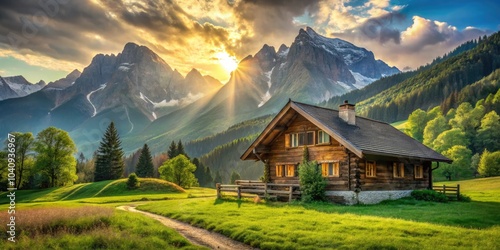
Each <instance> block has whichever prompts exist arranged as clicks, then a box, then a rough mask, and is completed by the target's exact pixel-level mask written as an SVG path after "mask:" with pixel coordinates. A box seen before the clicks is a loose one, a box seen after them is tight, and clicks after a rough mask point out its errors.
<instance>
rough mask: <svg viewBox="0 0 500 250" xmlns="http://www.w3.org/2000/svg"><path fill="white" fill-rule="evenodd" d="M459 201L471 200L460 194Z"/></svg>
mask: <svg viewBox="0 0 500 250" xmlns="http://www.w3.org/2000/svg"><path fill="white" fill-rule="evenodd" d="M458 201H462V202H470V201H471V198H470V197H469V196H467V195H465V194H460V196H458Z"/></svg>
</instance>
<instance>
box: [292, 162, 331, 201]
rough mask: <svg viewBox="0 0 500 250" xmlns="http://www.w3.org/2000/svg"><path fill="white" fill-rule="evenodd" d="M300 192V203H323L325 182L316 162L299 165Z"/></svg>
mask: <svg viewBox="0 0 500 250" xmlns="http://www.w3.org/2000/svg"><path fill="white" fill-rule="evenodd" d="M299 180H300V191H301V192H302V194H301V195H302V201H304V202H311V201H324V200H326V197H325V187H326V181H325V179H323V176H322V175H321V170H320V169H319V166H318V164H317V163H316V162H304V163H302V164H300V165H299Z"/></svg>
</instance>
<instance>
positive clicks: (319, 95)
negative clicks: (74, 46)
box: [0, 28, 399, 155]
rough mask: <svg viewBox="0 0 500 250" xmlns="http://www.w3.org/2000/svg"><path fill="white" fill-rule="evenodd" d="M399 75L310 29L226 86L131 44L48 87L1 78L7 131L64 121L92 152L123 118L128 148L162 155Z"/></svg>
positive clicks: (242, 69) (249, 60)
mask: <svg viewBox="0 0 500 250" xmlns="http://www.w3.org/2000/svg"><path fill="white" fill-rule="evenodd" d="M398 72H399V70H398V69H397V68H395V67H389V66H388V65H387V64H386V63H384V62H383V61H381V60H376V59H375V56H374V54H373V53H372V52H370V51H368V50H366V49H364V48H360V47H357V46H355V45H353V44H351V43H349V42H346V41H343V40H341V39H332V38H327V37H324V36H321V35H319V34H317V33H316V32H315V31H314V30H313V29H311V28H306V29H301V30H300V31H299V33H298V35H297V37H296V38H295V40H294V41H293V42H292V44H291V45H290V46H289V47H288V46H286V45H284V44H283V45H281V46H280V48H279V49H278V50H276V49H275V48H274V47H272V46H268V45H264V46H263V47H262V49H260V50H259V51H258V52H257V53H256V54H255V55H249V56H247V57H246V58H244V59H243V60H241V61H240V63H239V65H238V69H237V70H235V71H234V72H232V73H231V77H230V80H229V81H228V82H227V83H226V84H222V83H220V82H219V81H218V80H216V79H215V78H213V77H211V76H203V75H202V74H201V73H200V72H199V71H198V70H196V69H192V70H191V71H190V72H189V73H188V74H187V75H186V76H183V75H182V74H181V73H179V72H178V71H177V70H175V69H172V68H171V67H170V66H169V65H168V64H167V62H165V61H164V60H163V59H162V58H160V57H159V56H158V55H157V54H156V53H154V52H153V51H152V50H150V49H149V48H147V47H145V46H140V45H137V44H134V43H128V44H126V45H125V46H124V48H123V50H122V52H121V53H119V54H117V55H114V54H111V55H104V54H98V55H96V56H95V57H94V58H93V59H92V61H91V63H90V64H89V65H88V66H87V67H86V68H85V69H83V71H82V72H79V71H78V70H75V71H73V72H71V73H70V74H68V76H66V77H65V78H63V79H60V80H57V81H54V82H51V83H49V84H46V85H45V83H44V82H43V81H41V82H40V83H38V84H31V83H29V82H27V81H26V80H25V79H24V78H23V77H22V76H18V77H6V78H0V80H1V83H2V85H0V87H1V88H4V89H5V90H4V89H2V91H1V92H0V93H2V94H3V96H2V99H5V100H3V101H1V102H0V109H2V110H4V112H3V113H2V114H1V115H0V121H1V124H2V125H0V133H2V134H6V133H7V132H10V131H15V130H16V131H32V132H34V133H36V132H38V131H40V130H42V129H44V128H45V127H48V126H56V127H59V128H62V129H64V130H67V131H70V133H71V135H72V137H73V138H74V139H75V142H76V143H77V145H78V146H79V149H80V150H81V151H83V152H85V154H86V155H90V154H91V153H92V152H93V150H95V148H96V147H97V142H98V141H99V139H100V136H101V134H102V131H103V130H104V127H105V125H106V124H107V123H109V121H115V123H116V124H117V127H118V130H119V131H120V133H121V134H122V139H123V145H124V148H125V149H126V150H127V151H129V152H130V151H132V150H134V149H135V148H137V147H139V146H140V145H141V144H142V143H144V142H148V143H150V144H152V145H151V146H152V149H153V150H156V151H161V150H163V149H164V148H165V147H166V146H167V144H168V142H169V141H171V140H177V139H183V140H193V139H197V138H201V137H204V136H209V135H212V134H215V133H217V132H221V131H223V130H225V129H226V128H228V127H230V126H231V125H234V124H236V123H238V122H243V121H245V120H248V119H252V118H256V117H259V116H262V115H265V114H272V113H274V112H277V111H278V109H279V108H280V107H281V105H282V104H283V103H285V102H286V101H287V100H288V99H289V98H293V99H294V100H298V101H304V102H309V103H319V102H321V101H325V100H328V99H330V98H331V97H333V96H338V95H341V94H344V93H347V92H349V91H352V90H355V89H359V88H363V87H364V86H366V85H368V84H370V83H371V82H373V81H375V80H377V79H379V78H381V77H384V76H388V75H392V74H395V73H398Z"/></svg>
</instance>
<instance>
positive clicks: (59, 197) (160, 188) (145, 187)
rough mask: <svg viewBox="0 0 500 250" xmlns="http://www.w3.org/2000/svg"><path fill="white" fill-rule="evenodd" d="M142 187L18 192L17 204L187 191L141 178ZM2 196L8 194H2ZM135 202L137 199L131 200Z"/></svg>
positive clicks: (116, 184)
mask: <svg viewBox="0 0 500 250" xmlns="http://www.w3.org/2000/svg"><path fill="white" fill-rule="evenodd" d="M139 181H140V182H141V186H140V187H139V188H137V189H134V190H129V189H127V184H126V182H127V179H119V180H110V181H99V182H93V183H82V184H76V185H73V186H68V187H59V188H48V189H40V190H19V191H16V202H19V203H29V202H54V201H71V200H78V199H88V198H95V197H111V196H134V195H141V197H139V198H138V199H140V198H142V197H144V196H147V195H161V194H177V193H184V192H185V190H184V189H182V188H181V187H179V186H177V185H176V184H174V183H171V182H168V181H165V180H160V179H154V178H139ZM0 194H1V195H2V196H4V195H6V194H7V193H6V192H3V193H0ZM130 199H132V200H134V199H135V198H130ZM7 202H8V200H7V199H3V200H2V201H0V204H6V203H7Z"/></svg>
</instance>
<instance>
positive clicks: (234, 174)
mask: <svg viewBox="0 0 500 250" xmlns="http://www.w3.org/2000/svg"><path fill="white" fill-rule="evenodd" d="M240 179H241V176H240V174H239V173H238V172H236V171H234V170H233V171H232V172H231V184H235V183H236V181H237V180H240Z"/></svg>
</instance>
